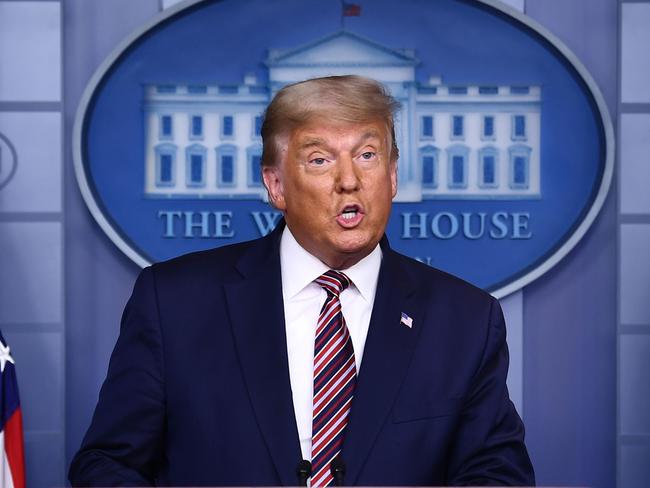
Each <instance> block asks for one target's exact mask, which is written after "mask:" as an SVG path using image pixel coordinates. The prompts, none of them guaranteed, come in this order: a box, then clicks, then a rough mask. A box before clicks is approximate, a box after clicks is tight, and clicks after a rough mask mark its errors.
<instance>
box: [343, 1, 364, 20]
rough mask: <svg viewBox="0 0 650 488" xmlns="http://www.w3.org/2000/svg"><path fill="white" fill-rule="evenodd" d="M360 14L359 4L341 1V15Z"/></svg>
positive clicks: (357, 15) (353, 15)
mask: <svg viewBox="0 0 650 488" xmlns="http://www.w3.org/2000/svg"><path fill="white" fill-rule="evenodd" d="M360 15H361V5H359V4H358V3H347V2H343V17H359V16H360Z"/></svg>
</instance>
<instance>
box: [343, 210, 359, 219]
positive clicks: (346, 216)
mask: <svg viewBox="0 0 650 488" xmlns="http://www.w3.org/2000/svg"><path fill="white" fill-rule="evenodd" d="M342 215H343V218H344V219H345V220H351V219H353V218H354V217H355V215H357V211H356V210H346V211H344V212H343V214H342Z"/></svg>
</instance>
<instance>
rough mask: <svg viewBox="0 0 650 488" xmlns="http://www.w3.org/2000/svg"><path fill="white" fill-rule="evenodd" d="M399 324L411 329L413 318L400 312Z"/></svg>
mask: <svg viewBox="0 0 650 488" xmlns="http://www.w3.org/2000/svg"><path fill="white" fill-rule="evenodd" d="M400 323H401V324H403V325H405V326H407V327H408V328H409V329H412V328H413V318H412V317H409V316H408V315H406V314H405V313H404V312H402V318H401V319H400Z"/></svg>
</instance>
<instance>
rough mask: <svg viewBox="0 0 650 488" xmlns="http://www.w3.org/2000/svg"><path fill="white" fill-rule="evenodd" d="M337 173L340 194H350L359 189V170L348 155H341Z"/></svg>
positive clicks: (337, 185) (337, 186)
mask: <svg viewBox="0 0 650 488" xmlns="http://www.w3.org/2000/svg"><path fill="white" fill-rule="evenodd" d="M336 166H337V173H336V188H337V190H338V191H340V192H349V191H355V190H358V189H359V186H360V179H359V173H358V171H359V168H358V167H357V166H356V165H355V164H354V160H353V159H352V157H351V156H350V155H348V154H344V155H341V156H340V157H339V158H338V164H337V165H336Z"/></svg>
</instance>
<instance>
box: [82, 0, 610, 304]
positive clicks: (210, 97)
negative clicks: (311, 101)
mask: <svg viewBox="0 0 650 488" xmlns="http://www.w3.org/2000/svg"><path fill="white" fill-rule="evenodd" d="M270 19H272V21H270ZM349 73H353V74H359V75H363V76H368V77H371V78H374V79H377V80H378V81H380V82H382V83H383V84H385V85H386V86H387V87H388V88H389V90H390V91H391V93H392V94H393V96H395V97H396V98H397V99H398V100H399V101H400V102H401V103H402V109H401V111H400V113H399V114H398V117H397V139H398V144H399V147H400V160H399V163H398V180H399V181H398V184H399V188H398V194H397V197H396V198H395V202H394V205H393V212H392V215H391V219H390V222H389V224H388V228H387V234H388V237H389V239H390V242H391V245H392V246H393V247H394V248H395V249H397V250H398V251H400V252H402V253H404V254H406V255H409V256H412V257H414V258H416V259H418V260H421V261H423V262H425V263H427V264H430V265H432V266H435V267H438V268H441V269H444V270H446V271H449V272H451V273H453V274H456V275H458V276H460V277H462V278H464V279H466V280H468V281H470V282H473V283H474V284H476V285H478V286H480V287H482V288H484V289H486V290H488V291H490V292H492V293H493V294H494V295H496V296H498V297H499V296H504V295H507V294H509V293H511V292H513V291H515V290H517V289H518V288H521V287H522V286H524V285H526V284H528V283H530V282H531V281H533V280H534V279H536V278H537V277H539V276H541V275H542V274H543V273H544V272H546V271H547V270H548V269H550V268H551V267H552V266H554V265H555V264H556V263H557V262H559V261H560V260H561V259H562V257H564V256H565V255H566V254H567V253H568V252H569V251H570V250H571V249H572V248H573V247H574V246H575V245H576V244H577V242H578V241H579V240H580V239H581V238H582V237H583V236H584V234H585V233H586V232H587V230H588V228H589V226H590V225H591V224H592V222H593V221H594V219H595V218H596V216H597V214H598V212H599V210H600V208H601V206H602V204H603V202H604V199H605V197H606V195H607V191H608V189H609V186H610V182H611V178H612V172H613V154H614V147H613V130H612V125H611V121H610V119H609V115H608V113H607V109H606V107H605V104H604V102H603V98H602V96H601V94H600V92H599V90H598V88H597V87H596V85H595V83H594V81H593V80H592V78H591V76H590V75H589V74H588V73H587V71H586V70H585V68H584V67H583V66H582V65H581V64H580V62H579V61H578V60H577V59H576V57H575V56H574V55H573V54H572V53H571V52H570V51H569V50H568V49H567V48H566V47H565V46H564V45H563V44H562V43H561V42H560V41H559V40H558V39H557V38H555V37H554V36H553V35H552V34H551V33H550V32H548V31H547V30H545V29H544V28H543V27H541V26H540V25H539V24H537V23H535V22H534V21H533V20H531V19H530V18H528V17H526V16H524V15H523V14H521V13H519V12H517V11H515V10H513V9H511V8H509V7H507V6H505V5H503V4H501V3H498V2H494V1H487V0H471V1H470V0H438V1H436V2H430V1H426V0H405V1H402V2H394V1H391V0H375V1H373V2H365V3H364V4H363V5H360V4H356V3H350V2H348V3H346V2H343V3H342V4H339V3H338V2H332V1H330V0H314V1H311V2H304V1H301V0H281V1H280V0H279V1H276V2H268V1H266V0H248V1H245V2H242V1H236V0H202V1H186V2H183V3H181V4H179V5H177V6H176V7H174V8H171V9H169V10H168V11H165V12H163V13H161V14H160V15H158V16H157V17H156V18H155V19H153V20H152V21H151V22H150V23H149V24H147V25H145V26H143V27H142V28H141V29H140V30H139V31H138V32H135V33H134V34H132V35H131V36H130V37H129V38H128V39H126V40H125V41H124V42H123V43H122V44H121V45H120V46H118V48H117V49H116V50H115V51H114V53H113V54H112V55H111V56H110V57H109V58H108V59H107V60H106V61H105V62H104V64H103V65H102V66H101V67H100V68H99V69H98V71H97V72H96V73H95V75H94V76H93V78H92V79H91V81H90V83H89V85H88V87H87V89H86V91H85V93H84V96H83V98H82V102H81V104H80V107H79V110H78V113H77V118H76V121H75V129H74V136H75V140H74V156H75V157H74V159H75V169H76V174H77V181H78V183H79V187H80V189H81V192H82V194H83V197H84V200H85V202H86V204H87V205H88V207H89V209H90V211H91V213H92V214H93V216H94V217H95V219H96V220H97V222H98V223H99V225H100V227H101V228H102V229H103V230H104V231H105V232H106V234H107V235H108V236H109V237H110V238H111V240H112V241H113V242H114V243H115V244H116V245H117V246H118V247H119V248H120V249H121V250H122V251H123V252H125V253H126V254H127V255H128V256H129V257H130V258H131V259H132V260H133V261H135V262H136V263H137V264H139V265H140V266H145V265H147V264H149V263H150V262H153V261H159V260H164V259H168V258H171V257H173V256H176V255H179V254H182V253H186V252H190V251H194V250H200V249H205V248H209V247H215V246H221V245H225V244H230V243H234V242H239V241H243V240H248V239H253V238H256V237H260V236H262V235H265V234H266V233H268V232H270V230H271V229H272V228H273V227H274V226H275V224H276V223H277V221H278V219H279V217H280V216H279V214H278V213H277V212H275V211H274V210H273V209H272V208H271V207H270V206H269V205H268V204H267V203H266V194H265V190H264V187H263V186H262V182H261V179H260V173H259V167H260V156H261V149H262V147H261V138H260V127H261V122H262V114H263V111H264V109H265V107H266V105H267V104H268V103H269V101H270V99H271V98H272V96H273V94H274V93H275V92H276V91H277V90H278V89H279V88H281V87H282V86H284V85H286V84H288V83H292V82H295V81H300V80H303V79H307V78H313V77H318V76H325V75H336V74H349Z"/></svg>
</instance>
